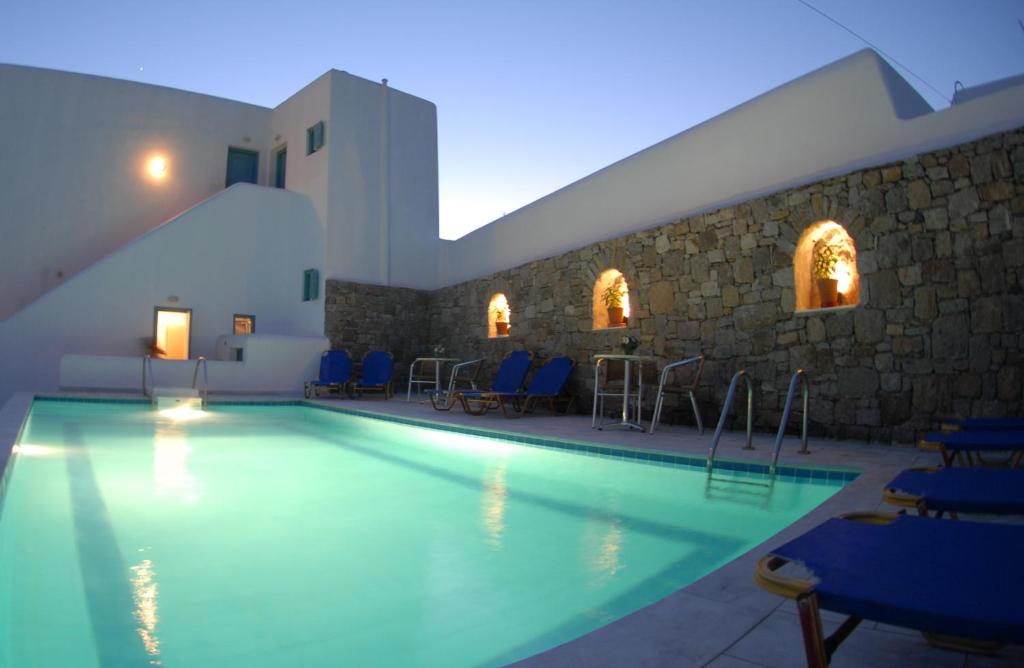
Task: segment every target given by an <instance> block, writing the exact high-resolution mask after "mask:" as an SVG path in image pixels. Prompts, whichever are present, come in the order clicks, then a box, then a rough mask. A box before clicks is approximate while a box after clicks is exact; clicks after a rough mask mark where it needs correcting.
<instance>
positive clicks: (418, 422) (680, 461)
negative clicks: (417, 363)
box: [34, 396, 860, 487]
mask: <svg viewBox="0 0 1024 668" xmlns="http://www.w3.org/2000/svg"><path fill="white" fill-rule="evenodd" d="M34 401H41V402H49V401H53V402H71V403H106V404H146V403H149V401H147V400H146V399H134V398H106V397H104V398H100V397H61V396H36V397H35V399H34ZM210 405H211V406H304V407H307V408H313V409H316V410H322V411H327V412H329V413H341V414H345V415H353V416H356V417H364V418H369V419H371V420H379V421H382V422H391V423H394V424H401V425H406V426H412V427H423V428H426V429H434V430H437V431H447V432H452V433H457V434H464V435H467V436H476V437H481V438H493V439H497V440H502V441H508V442H512V443H518V444H521V445H531V446H536V447H543V448H554V449H558V450H569V451H573V452H577V453H580V454H585V455H591V456H598V457H610V458H613V459H628V460H635V461H643V462H647V463H651V464H662V465H666V466H679V467H684V468H691V469H692V468H699V469H703V468H704V467H705V465H706V460H705V459H703V458H701V457H693V456H690V455H680V454H676V453H669V452H663V451H658V450H639V449H637V450H634V449H630V448H627V447H610V446H607V445H595V444H593V443H587V442H586V441H574V440H570V439H562V438H544V437H541V436H533V435H529V434H523V433H520V432H511V431H503V430H500V429H483V428H480V427H466V426H463V425H456V424H450V423H447V422H439V421H436V420H428V419H425V418H409V417H402V416H397V415H387V414H384V413H375V412H373V411H367V410H362V409H359V408H350V407H348V406H331V405H326V404H322V403H315V402H312V401H305V400H302V399H280V400H262V401H261V400H252V401H244V400H230V399H229V400H217V399H213V400H211V401H210ZM858 475H860V472H859V471H853V470H849V469H837V468H808V467H802V466H792V465H779V466H778V467H777V468H776V479H777V480H780V481H783V482H798V481H802V482H810V483H813V484H825V485H830V486H840V487H841V486H843V485H846V484H848V483H849V482H851V481H853V480H854V479H856V478H857V476H858ZM715 476H716V477H722V476H724V477H726V478H729V479H751V480H752V481H757V480H767V478H768V465H767V464H761V463H758V462H744V461H740V460H734V459H719V460H716V462H715Z"/></svg>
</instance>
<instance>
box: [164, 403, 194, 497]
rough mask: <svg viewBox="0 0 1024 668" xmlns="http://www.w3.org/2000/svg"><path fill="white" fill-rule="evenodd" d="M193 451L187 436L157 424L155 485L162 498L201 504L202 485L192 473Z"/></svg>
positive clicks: (172, 426) (174, 427)
mask: <svg viewBox="0 0 1024 668" xmlns="http://www.w3.org/2000/svg"><path fill="white" fill-rule="evenodd" d="M191 454H192V447H191V446H190V445H189V444H188V441H187V440H186V436H185V432H184V431H183V430H182V429H181V427H178V426H177V425H174V424H168V423H164V422H157V423H156V431H155V432H154V434H153V482H154V484H155V485H156V490H157V493H158V494H168V495H175V494H176V495H179V496H180V497H181V499H182V500H184V501H187V502H189V503H195V502H197V501H199V485H198V483H197V481H196V477H195V476H194V475H192V472H191V471H189V469H188V458H189V455H191Z"/></svg>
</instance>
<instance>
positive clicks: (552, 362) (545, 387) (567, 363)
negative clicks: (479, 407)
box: [485, 357, 576, 417]
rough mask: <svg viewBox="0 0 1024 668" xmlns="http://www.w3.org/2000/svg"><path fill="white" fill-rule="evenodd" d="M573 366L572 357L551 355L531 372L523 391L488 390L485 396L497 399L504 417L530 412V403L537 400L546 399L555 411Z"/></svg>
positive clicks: (574, 364) (518, 415)
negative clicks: (531, 375) (528, 382)
mask: <svg viewBox="0 0 1024 668" xmlns="http://www.w3.org/2000/svg"><path fill="white" fill-rule="evenodd" d="M575 366H576V363H575V362H574V361H573V360H572V358H569V357H552V358H551V359H549V360H548V361H546V362H544V364H542V365H541V366H540V368H539V369H537V371H536V373H534V374H533V379H532V380H530V384H529V385H528V386H527V388H526V391H525V392H489V393H486V394H485V397H488V398H492V399H495V400H497V402H498V405H499V406H501V412H502V414H503V415H504V416H505V417H520V416H522V415H523V414H524V413H528V412H530V408H531V405H532V404H534V403H536V402H539V401H547V403H548V406H550V408H551V410H552V411H555V410H556V405H555V402H556V401H557V400H558V399H559V398H560V397H561V396H562V391H563V390H564V389H565V386H566V383H568V382H569V376H570V375H571V374H572V370H573V367H575ZM509 410H511V412H509Z"/></svg>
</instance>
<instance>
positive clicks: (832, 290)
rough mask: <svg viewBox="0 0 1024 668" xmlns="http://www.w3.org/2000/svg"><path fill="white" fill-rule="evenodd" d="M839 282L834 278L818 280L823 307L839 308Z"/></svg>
mask: <svg viewBox="0 0 1024 668" xmlns="http://www.w3.org/2000/svg"><path fill="white" fill-rule="evenodd" d="M838 286H839V281H837V280H836V279H834V278H819V279H818V294H819V295H820V296H821V307H822V308H828V307H829V306H839V289H838Z"/></svg>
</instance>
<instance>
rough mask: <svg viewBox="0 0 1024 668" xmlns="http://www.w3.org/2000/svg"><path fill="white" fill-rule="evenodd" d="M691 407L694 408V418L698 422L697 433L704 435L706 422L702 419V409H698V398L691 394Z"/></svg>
mask: <svg viewBox="0 0 1024 668" xmlns="http://www.w3.org/2000/svg"><path fill="white" fill-rule="evenodd" d="M690 405H691V406H693V417H694V419H696V420H697V433H698V434H703V433H704V421H703V420H701V419H700V409H699V408H697V397H695V396H693V392H690Z"/></svg>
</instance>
